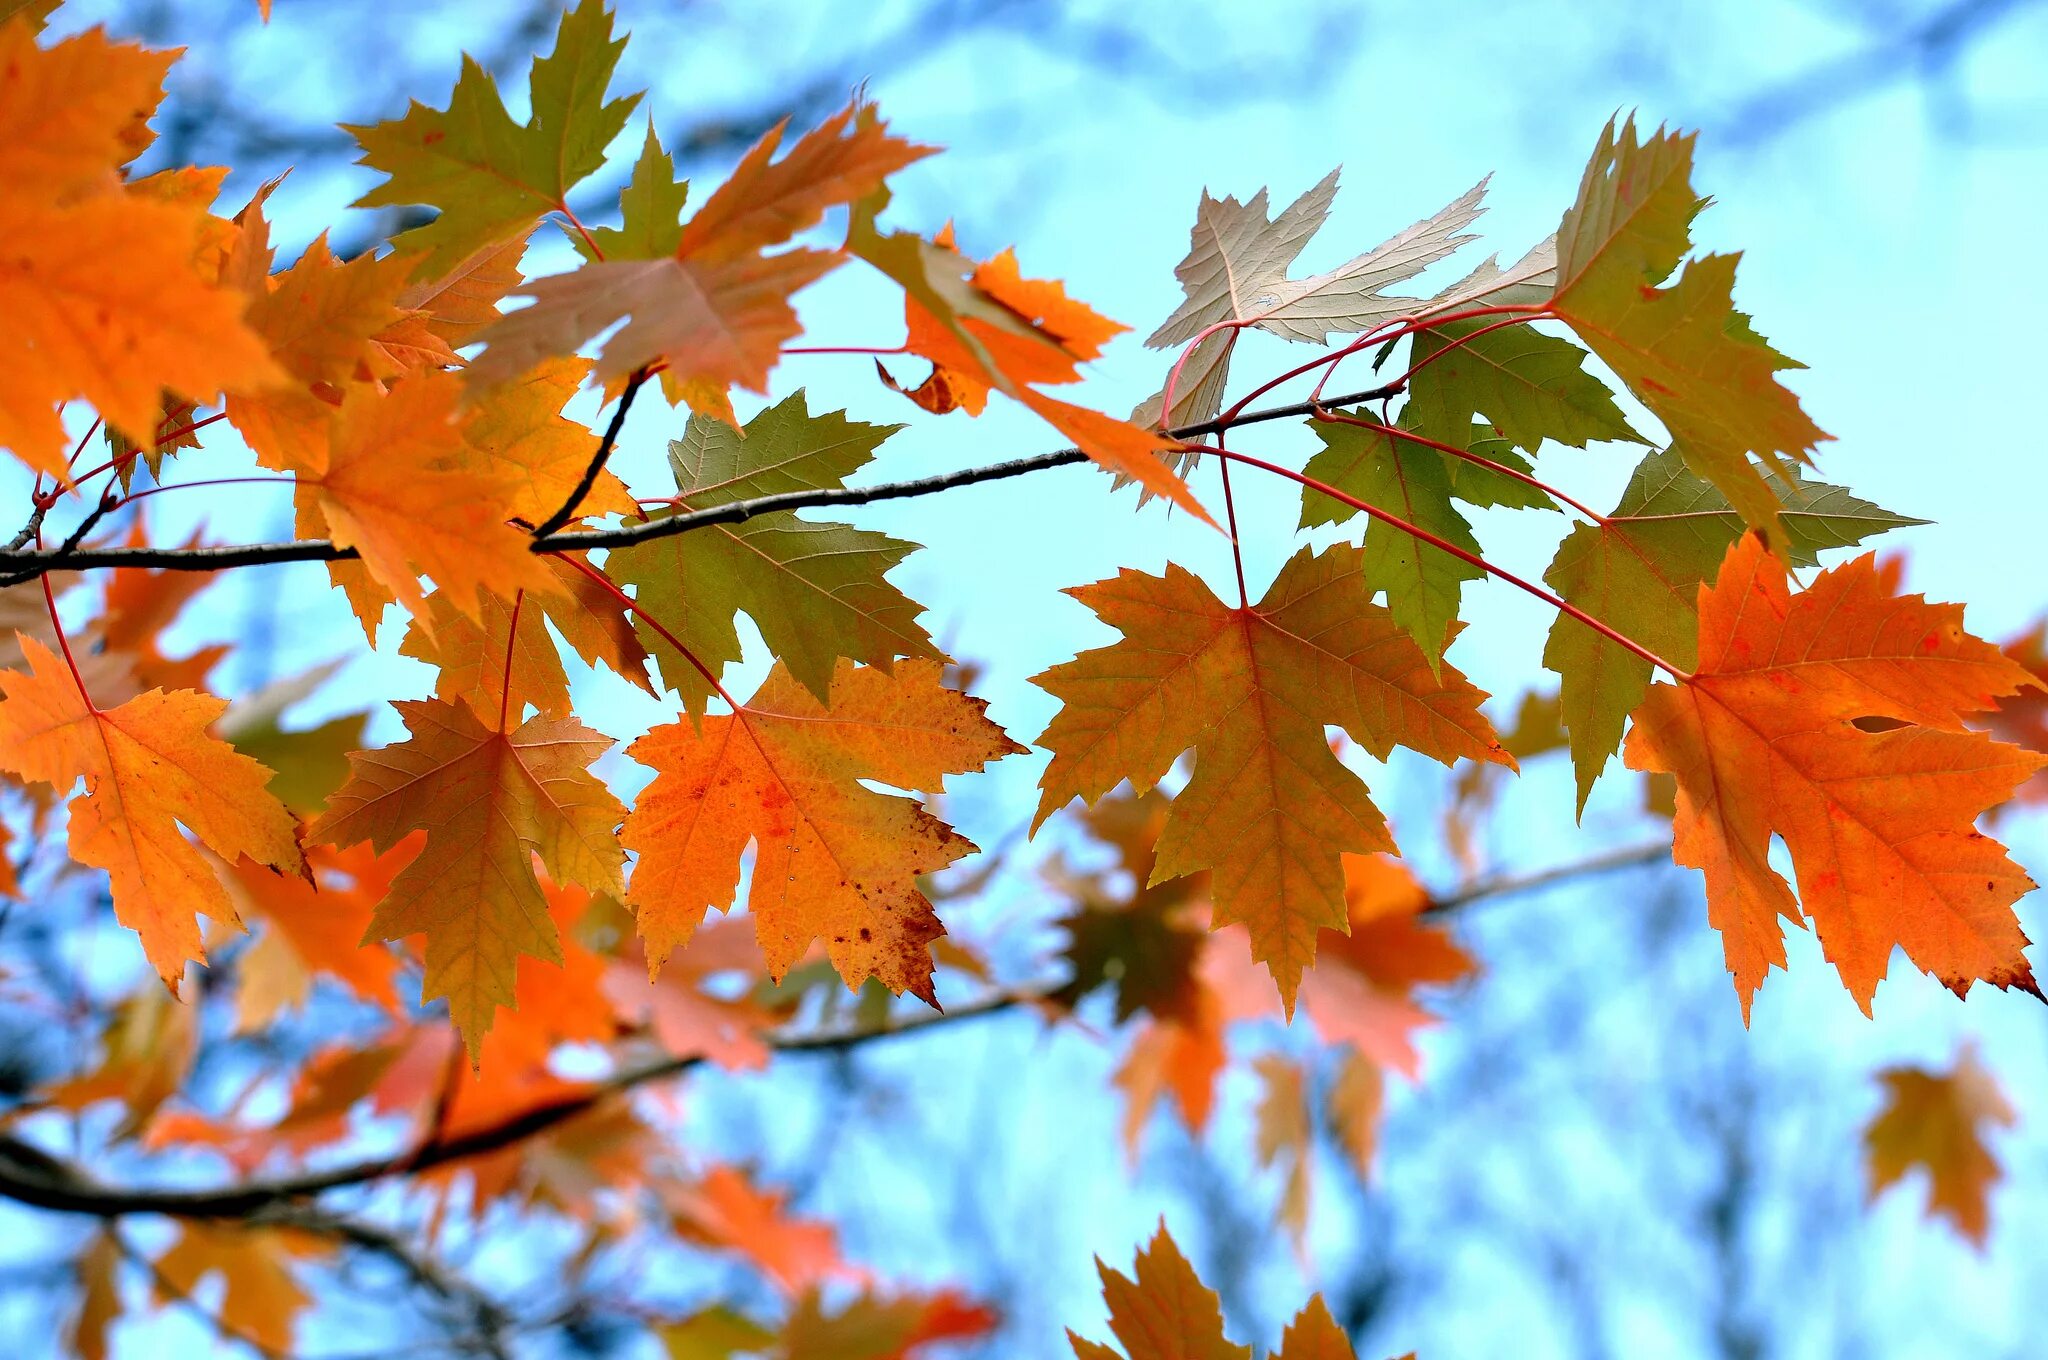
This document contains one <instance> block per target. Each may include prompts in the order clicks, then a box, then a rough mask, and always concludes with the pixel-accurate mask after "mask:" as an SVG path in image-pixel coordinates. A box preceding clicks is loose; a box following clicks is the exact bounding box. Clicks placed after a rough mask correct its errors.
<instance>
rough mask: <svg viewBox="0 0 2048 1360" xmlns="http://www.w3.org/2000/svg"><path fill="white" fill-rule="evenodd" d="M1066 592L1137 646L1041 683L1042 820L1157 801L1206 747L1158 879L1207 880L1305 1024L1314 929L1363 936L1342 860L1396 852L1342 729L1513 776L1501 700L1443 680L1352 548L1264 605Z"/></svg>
mask: <svg viewBox="0 0 2048 1360" xmlns="http://www.w3.org/2000/svg"><path fill="white" fill-rule="evenodd" d="M1068 593H1069V594H1071V595H1073V596H1074V597H1075V598H1076V599H1078V600H1080V601H1081V602H1082V603H1083V604H1086V605H1087V606H1088V607H1089V608H1091V609H1093V610H1094V611H1095V612H1096V614H1097V615H1098V616H1099V617H1101V619H1102V620H1103V621H1104V622H1105V623H1108V624H1110V625H1111V626H1112V627H1115V628H1117V629H1119V630H1120V631H1121V632H1122V633H1123V634H1124V638H1123V640H1122V641H1120V642H1117V643H1115V644H1113V645H1111V646H1108V647H1100V648H1097V649H1095V650H1093V651H1089V652H1083V653H1082V654H1081V655H1080V656H1079V657H1076V658H1075V659H1074V660H1073V661H1070V662H1067V663H1065V664H1064V665H1060V666H1055V667H1054V668H1053V669H1052V670H1049V671H1047V672H1046V673H1045V674H1043V675H1041V676H1038V677H1037V678H1036V681H1035V683H1037V684H1038V685H1040V686H1041V687H1043V688H1044V689H1046V690H1047V691H1049V692H1050V693H1051V694H1053V695H1054V696H1055V697H1056V698H1059V699H1060V700H1062V701H1063V704H1064V707H1062V709H1061V710H1060V713H1059V715H1058V716H1057V717H1055V718H1054V719H1053V721H1052V723H1051V724H1050V725H1049V726H1048V727H1047V728H1046V730H1045V733H1044V735H1043V736H1041V737H1040V738H1039V744H1040V745H1042V746H1045V747H1047V748H1048V749H1050V750H1051V751H1052V753H1053V759H1052V763H1051V764H1050V765H1049V766H1048V767H1047V769H1046V772H1045V776H1044V778H1043V780H1042V781H1041V787H1042V789H1043V796H1042V798H1041V799H1040V801H1039V805H1038V814H1037V818H1036V821H1035V822H1034V825H1038V824H1042V823H1043V822H1044V820H1045V819H1046V817H1048V816H1050V815H1051V814H1052V813H1053V812H1054V811H1056V810H1057V809H1058V808H1060V807H1062V806H1064V805H1065V804H1066V803H1067V801H1068V800H1070V799H1072V798H1076V797H1079V798H1081V799H1083V800H1086V801H1090V802H1092V801H1094V800H1095V799H1097V798H1099V797H1101V796H1102V795H1103V794H1105V793H1107V792H1109V790H1110V789H1112V788H1114V787H1115V786H1116V785H1117V784H1118V783H1120V782H1122V781H1123V780H1125V779H1129V780H1130V781H1131V783H1132V784H1133V786H1135V787H1137V788H1140V789H1145V788H1150V787H1151V786H1152V785H1154V784H1156V783H1157V782H1158V781H1159V780H1160V779H1162V778H1163V777H1165V775H1166V773H1167V771H1168V770H1169V769H1171V768H1172V766H1173V764H1174V762H1175V761H1177V760H1178V759H1179V758H1180V757H1181V755H1182V753H1184V752H1185V751H1187V750H1188V749H1189V748H1191V747H1192V748H1193V749H1194V752H1195V770H1194V776H1193V778H1192V779H1191V780H1190V781H1189V782H1188V785H1187V787H1186V788H1184V789H1182V790H1181V791H1180V793H1178V794H1177V795H1175V797H1174V800H1173V808H1172V811H1171V812H1170V813H1169V814H1168V817H1167V822H1166V831H1165V834H1164V835H1163V836H1162V837H1161V838H1160V842H1159V857H1158V862H1157V863H1156V864H1155V865H1154V866H1153V870H1152V880H1153V881H1154V882H1159V881H1162V880H1164V879H1167V878H1171V877H1174V876H1175V875H1179V874H1188V873H1194V872H1197V871H1200V870H1204V869H1206V870H1210V871H1211V873H1212V877H1211V892H1212V895H1213V899H1214V902H1215V907H1216V921H1217V923H1218V924H1219V925H1221V924H1229V923H1232V922H1244V923H1245V924H1246V925H1247V926H1248V927H1249V928H1250V931H1251V939H1252V949H1253V953H1254V954H1255V956H1256V957H1257V958H1259V959H1260V960H1261V961H1262V962H1264V963H1266V964H1267V965H1268V966H1269V967H1270V968H1271V969H1272V972H1273V977H1274V980H1275V982H1277V983H1278V984H1279V988H1280V995H1281V998H1282V1000H1283V1002H1284V1003H1285V1005H1286V1007H1287V1009H1288V1010H1289V1011H1290V1012H1292V1010H1293V1006H1294V993H1295V989H1296V987H1297V985H1298V984H1299V981H1300V978H1301V973H1302V970H1303V969H1304V968H1306V967H1307V966H1308V965H1309V963H1310V962H1311V961H1312V960H1313V959H1314V957H1315V945H1316V932H1317V931H1318V930H1321V929H1330V930H1338V931H1343V930H1346V929H1348V927H1349V921H1350V918H1349V914H1348V912H1347V910H1346V903H1345V894H1344V871H1343V863H1342V857H1343V855H1345V854H1347V853H1349V854H1364V853H1367V852H1370V851H1374V850H1381V851H1391V850H1392V849H1393V847H1394V843H1393V840H1392V838H1391V837H1390V836H1389V835H1388V833H1387V827H1386V819H1385V818H1384V817H1383V816H1382V815H1381V814H1380V811H1379V809H1378V808H1376V807H1374V806H1373V803H1372V800H1371V798H1370V797H1368V796H1367V793H1366V789H1365V785H1364V783H1363V781H1361V780H1360V779H1359V778H1358V776H1357V775H1355V774H1353V773H1352V772H1351V771H1350V770H1348V769H1346V768H1345V767H1344V766H1343V765H1342V764H1341V763H1339V761H1338V760H1337V758H1336V756H1335V755H1333V754H1332V753H1331V751H1330V747H1329V744H1328V742H1327V741H1326V740H1325V738H1324V730H1325V728H1326V726H1338V727H1342V728H1343V729H1344V730H1345V731H1347V732H1349V733H1350V734H1351V736H1352V738H1353V739H1354V740H1356V741H1357V742H1358V743H1359V744H1360V745H1361V746H1363V747H1365V748H1366V750H1368V751H1370V752H1371V753H1372V754H1373V755H1374V756H1377V757H1380V758H1385V756H1386V755H1387V754H1388V752H1389V751H1391V750H1392V748H1393V747H1394V746H1395V745H1396V744H1399V745H1403V746H1408V747H1410V748H1412V749H1415V750H1418V751H1421V752H1422V753H1423V754H1425V755H1429V756H1433V757H1435V758H1437V759H1439V760H1442V761H1443V762H1444V763H1446V764H1450V763H1452V762H1453V761H1455V760H1457V759H1458V758H1459V757H1467V758H1470V759H1474V760H1488V761H1493V762H1495V763H1498V764H1503V765H1508V766H1510V767H1512V766H1513V764H1514V758H1513V757H1512V756H1510V755H1509V754H1508V753H1507V752H1506V751H1505V750H1504V749H1502V747H1501V745H1500V742H1499V741H1498V739H1496V738H1495V736H1494V734H1493V730H1492V728H1491V727H1489V726H1488V725H1487V722H1486V719H1485V718H1484V717H1482V716H1481V715H1480V713H1479V704H1480V703H1481V702H1482V701H1483V700H1484V699H1485V697H1486V696H1485V694H1484V693H1483V692H1481V691H1480V690H1478V689H1475V688H1473V687H1472V686H1471V685H1470V684H1469V683H1467V681H1466V680H1465V677H1464V676H1463V675H1462V674H1460V673H1459V672H1458V671H1457V670H1456V669H1454V668H1453V667H1450V666H1448V665H1446V666H1445V667H1444V668H1443V671H1442V673H1441V675H1435V674H1432V673H1431V669H1430V664H1429V659H1428V658H1427V657H1426V656H1424V655H1423V653H1422V652H1421V650H1420V649H1419V648H1418V647H1417V646H1416V645H1415V642H1414V640H1413V639H1411V638H1410V637H1409V636H1408V634H1407V633H1406V632H1405V631H1403V630H1402V629H1401V628H1400V627H1399V625H1397V624H1396V623H1395V622H1394V621H1393V618H1392V616H1391V615H1389V614H1388V613H1387V611H1386V610H1385V609H1383V608H1382V607H1380V606H1379V605H1377V604H1374V603H1373V602H1372V599H1371V594H1372V592H1371V590H1370V588H1369V587H1368V586H1366V584H1365V580H1364V576H1363V560H1362V555H1361V553H1360V551H1359V549H1357V548H1356V547H1353V546H1351V545H1348V544H1337V545H1335V546H1332V547H1330V548H1327V549H1325V550H1323V551H1322V552H1319V553H1317V552H1310V551H1309V550H1307V549H1303V550H1302V551H1301V552H1299V553H1297V554H1296V555H1295V556H1294V557H1293V558H1292V559H1291V560H1290V561H1289V562H1288V563H1287V565H1286V566H1284V567H1283V568H1282V569H1281V571H1280V574H1279V575H1278V577H1276V578H1275V579H1274V582H1273V585H1272V587H1271V589H1269V590H1268V591H1267V592H1266V595H1265V597H1264V598H1263V599H1261V600H1260V601H1259V603H1258V604H1256V605H1254V606H1251V607H1249V608H1238V609H1233V608H1230V607H1229V606H1227V605H1225V604H1224V603H1223V602H1222V601H1221V600H1219V599H1217V598H1216V596H1215V595H1214V594H1213V593H1211V592H1210V590H1209V589H1208V587H1207V586H1205V585H1203V583H1202V582H1201V581H1200V580H1199V579H1198V578H1196V577H1195V576H1193V575H1192V574H1190V573H1189V572H1187V571H1186V570H1184V569H1182V568H1180V567H1177V566H1173V565H1170V564H1169V566H1168V567H1167V574H1166V575H1165V576H1150V575H1146V574H1144V573H1142V572H1136V571H1129V570H1126V571H1125V572H1123V573H1122V574H1121V575H1119V576H1118V577H1116V578H1115V579H1114V580H1110V581H1103V582H1098V583H1097V584H1095V585H1092V586H1082V587H1078V588H1076V589H1074V590H1071V591H1069V592H1068Z"/></svg>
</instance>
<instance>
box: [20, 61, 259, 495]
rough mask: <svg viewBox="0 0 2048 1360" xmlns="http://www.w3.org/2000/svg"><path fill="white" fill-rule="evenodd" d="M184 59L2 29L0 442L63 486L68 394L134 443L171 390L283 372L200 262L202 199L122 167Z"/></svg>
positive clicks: (192, 390) (236, 302)
mask: <svg viewBox="0 0 2048 1360" xmlns="http://www.w3.org/2000/svg"><path fill="white" fill-rule="evenodd" d="M174 57H175V54H174V53H169V52H147V51H145V50H143V49H142V48H139V47H133V46H129V45H126V44H119V43H112V42H109V41H108V40H107V38H106V37H105V35H104V34H102V33H99V32H98V31H93V32H89V33H85V34H81V35H79V36H77V37H73V38H68V39H65V40H64V41H61V42H58V43H55V44H53V45H52V46H50V47H48V48H44V47H39V46H37V45H36V41H35V30H34V28H33V27H32V26H31V25H29V24H27V23H20V22H7V23H0V146H4V147H5V148H6V149H5V150H4V151H0V176H4V178H5V181H6V183H7V186H8V192H7V194H6V195H5V197H4V198H0V235H4V236H5V237H6V239H7V240H8V241H9V242H10V243H11V244H10V246H9V249H8V254H7V258H6V259H5V260H0V315H5V316H6V317H7V318H8V324H7V327H6V329H5V330H4V331H0V374H4V375H5V376H4V377H0V445H4V446H5V447H7V448H10V449H12V450H14V452H15V453H16V454H18V455H19V456H20V457H21V459H22V460H23V461H24V462H26V463H27V464H28V465H29V466H30V467H31V468H34V469H35V470H36V471H38V472H42V473H47V474H49V475H50V476H52V477H54V478H55V479H56V480H57V481H58V482H60V483H62V482H64V481H65V480H67V477H68V474H67V471H66V466H65V457H64V451H65V447H66V437H65V433H64V425H63V421H62V420H61V419H60V416H59V408H60V407H61V406H62V405H63V403H65V402H66V401H69V400H71V399H73V398H77V397H82V398H84V399H85V400H86V401H88V402H90V403H92V405H93V406H94V407H96V408H97V409H98V410H99V412H100V414H101V415H102V416H104V417H105V419H106V422H107V424H108V425H110V426H112V427H114V428H116V429H118V430H120V431H122V432H123V433H125V434H127V435H130V436H132V437H138V438H140V437H145V436H148V435H152V434H154V433H155V431H156V430H157V428H158V425H157V418H158V416H159V414H160V413H161V411H162V409H163V394H164V390H165V389H166V388H168V389H170V390H171V391H172V392H173V393H174V394H176V395H177V396H180V397H183V398H186V399H190V400H195V401H197V400H206V399H210V398H212V397H213V396H214V395H215V394H217V393H218V392H219V391H220V390H221V389H222V388H224V387H237V386H256V385H261V384H264V383H269V382H274V381H277V380H279V379H281V378H282V377H283V374H282V372H281V371H280V370H279V369H278V368H277V366H276V365H275V364H274V363H273V362H272V361H271V359H270V356H269V354H268V352H267V351H266V349H265V347H264V345H263V343H262V341H261V340H260V339H258V338H257V336H256V335H255V333H254V332H253V331H251V330H250V328H249V327H248V326H247V325H246V324H245V323H244V321H243V319H242V310H243V299H242V297H241V295H240V294H239V293H238V292H236V291H234V290H232V289H228V288H223V287H221V286H219V284H218V282H217V281H216V280H214V279H210V278H209V277H208V276H207V274H206V272H205V269H204V267H203V265H202V264H201V262H200V259H199V255H200V252H199V246H200V244H201V242H202V240H203V239H204V237H205V235H206V232H207V225H206V224H207V223H208V222H210V221H211V220H212V219H210V218H209V217H208V216H207V214H206V211H205V206H204V204H203V203H195V202H193V201H191V200H190V198H189V197H185V196H180V195H176V194H164V193H160V192H158V191H157V189H154V188H152V187H149V186H146V185H143V184H136V185H124V184H123V183H122V182H121V181H120V179H119V177H118V175H117V174H116V167H117V166H119V165H120V164H121V163H123V162H125V161H127V160H129V159H130V158H132V157H134V156H135V155H137V154H139V153H140V152H141V151H142V150H143V149H144V148H146V147H147V146H148V145H149V141H150V137H149V133H148V130H147V127H146V120H147V119H148V117H149V116H150V114H151V113H153V112H154V111H155V109H156V106H157V103H158V101H159V100H160V99H161V98H162V86H163V78H164V73H165V72H166V71H167V70H168V69H169V66H170V63H171V61H172V59H173V58H174ZM159 187H161V186H159ZM151 447H153V445H152V446H151Z"/></svg>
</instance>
